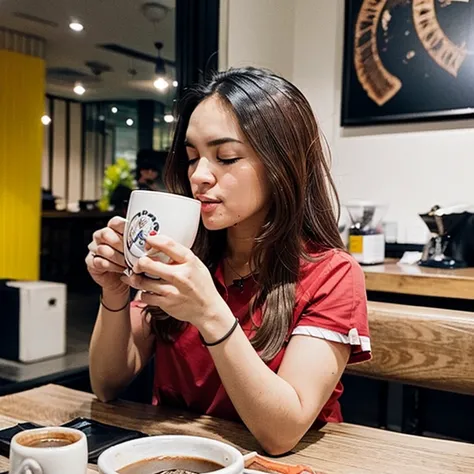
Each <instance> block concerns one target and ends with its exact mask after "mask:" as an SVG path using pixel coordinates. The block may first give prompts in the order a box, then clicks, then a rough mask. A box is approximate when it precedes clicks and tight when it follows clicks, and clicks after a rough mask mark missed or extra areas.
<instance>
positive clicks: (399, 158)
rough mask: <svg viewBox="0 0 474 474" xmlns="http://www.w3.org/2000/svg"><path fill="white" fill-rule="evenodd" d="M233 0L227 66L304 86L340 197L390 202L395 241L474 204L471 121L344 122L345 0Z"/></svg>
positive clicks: (419, 237)
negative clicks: (429, 217)
mask: <svg viewBox="0 0 474 474" xmlns="http://www.w3.org/2000/svg"><path fill="white" fill-rule="evenodd" d="M228 2H229V5H228V7H229V8H228V12H227V13H228V19H227V26H228V28H227V61H228V65H229V66H234V65H246V64H252V65H259V66H264V67H269V68H271V69H273V70H274V71H275V72H278V73H280V74H282V75H284V76H285V77H287V78H289V79H291V80H293V82H295V84H296V85H297V86H299V87H300V88H301V89H302V90H303V92H304V93H305V94H306V96H307V97H308V99H309V100H310V102H311V105H312V106H313V109H314V110H315V112H316V114H317V116H318V118H319V121H320V123H321V126H322V129H323V131H324V133H325V134H326V136H327V138H328V140H329V143H330V145H331V149H332V155H333V174H334V176H335V179H336V182H337V185H338V190H339V193H340V195H341V199H342V200H343V201H346V200H349V199H357V198H360V199H371V200H377V201H383V202H386V203H388V204H389V206H390V208H389V211H388V213H387V216H386V219H385V220H386V221H395V222H397V224H398V240H399V241H400V242H420V243H424V242H425V239H426V235H427V230H426V228H425V225H424V224H423V222H422V221H421V219H420V218H419V217H418V213H419V212H424V211H427V210H428V209H429V208H430V207H431V206H432V205H434V204H440V205H449V204H453V203H456V202H462V201H467V202H470V203H474V185H473V181H474V121H463V122H445V123H437V124H414V125H396V126H382V127H380V126H379V127H369V128H366V127H364V128H356V129H354V128H350V129H341V127H339V119H340V103H341V77H342V51H343V27H344V0H228ZM290 43H291V44H292V45H293V46H292V48H291V51H290V47H289V44H290ZM291 61H292V63H291Z"/></svg>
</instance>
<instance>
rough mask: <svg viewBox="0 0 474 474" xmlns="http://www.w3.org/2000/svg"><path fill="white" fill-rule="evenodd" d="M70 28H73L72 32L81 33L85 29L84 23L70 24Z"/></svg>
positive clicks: (75, 22) (73, 22)
mask: <svg viewBox="0 0 474 474" xmlns="http://www.w3.org/2000/svg"><path fill="white" fill-rule="evenodd" d="M69 28H71V30H72V31H76V32H78V33H79V32H80V31H82V30H83V29H84V25H83V24H82V23H79V22H78V21H71V23H69Z"/></svg>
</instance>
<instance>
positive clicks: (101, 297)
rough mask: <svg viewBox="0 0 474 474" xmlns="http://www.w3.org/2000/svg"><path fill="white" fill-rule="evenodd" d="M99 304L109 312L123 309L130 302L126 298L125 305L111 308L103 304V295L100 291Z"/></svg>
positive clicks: (117, 311) (118, 311)
mask: <svg viewBox="0 0 474 474" xmlns="http://www.w3.org/2000/svg"><path fill="white" fill-rule="evenodd" d="M100 304H101V305H102V307H103V308H105V309H106V310H107V311H110V312H111V313H120V311H123V310H124V309H125V308H126V307H127V306H128V305H129V304H130V299H128V300H127V302H126V303H125V306H123V307H122V308H120V309H112V308H109V307H108V306H105V304H104V299H103V295H102V293H101V294H100Z"/></svg>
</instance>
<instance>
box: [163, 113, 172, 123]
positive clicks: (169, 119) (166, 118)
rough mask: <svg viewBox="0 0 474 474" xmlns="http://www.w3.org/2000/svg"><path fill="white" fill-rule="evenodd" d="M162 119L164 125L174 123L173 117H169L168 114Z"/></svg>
mask: <svg viewBox="0 0 474 474" xmlns="http://www.w3.org/2000/svg"><path fill="white" fill-rule="evenodd" d="M163 118H164V120H165V122H166V123H172V122H174V117H173V116H172V115H170V114H166V115H165V116H164V117H163Z"/></svg>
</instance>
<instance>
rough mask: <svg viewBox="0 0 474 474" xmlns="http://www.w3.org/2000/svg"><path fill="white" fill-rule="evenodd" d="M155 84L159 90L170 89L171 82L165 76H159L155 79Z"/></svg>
mask: <svg viewBox="0 0 474 474" xmlns="http://www.w3.org/2000/svg"><path fill="white" fill-rule="evenodd" d="M153 85H154V86H155V87H156V88H157V89H158V90H159V91H164V90H166V89H168V86H169V83H168V81H167V80H166V79H164V78H163V77H159V78H158V79H156V80H155V82H154V83H153Z"/></svg>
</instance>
